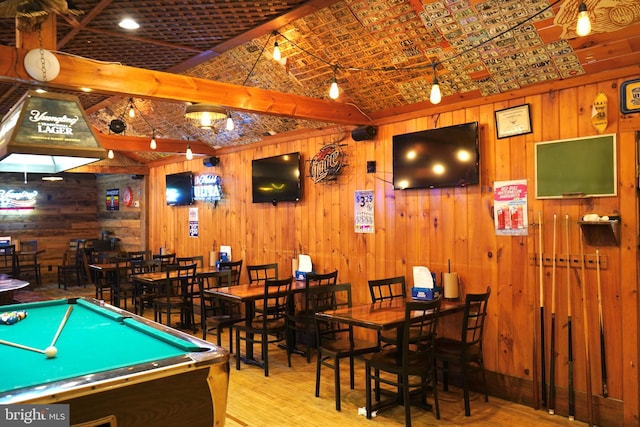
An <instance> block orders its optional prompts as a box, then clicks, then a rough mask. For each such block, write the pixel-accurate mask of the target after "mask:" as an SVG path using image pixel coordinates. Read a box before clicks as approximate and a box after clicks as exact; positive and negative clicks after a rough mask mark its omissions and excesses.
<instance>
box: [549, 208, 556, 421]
mask: <svg viewBox="0 0 640 427" xmlns="http://www.w3.org/2000/svg"><path fill="white" fill-rule="evenodd" d="M557 224H558V216H557V215H556V214H553V253H552V255H551V257H552V258H551V351H550V352H549V357H550V359H549V414H551V415H553V414H554V413H555V404H556V385H555V376H556V253H557V252H556V243H557V240H558V239H557V235H558V233H557Z"/></svg>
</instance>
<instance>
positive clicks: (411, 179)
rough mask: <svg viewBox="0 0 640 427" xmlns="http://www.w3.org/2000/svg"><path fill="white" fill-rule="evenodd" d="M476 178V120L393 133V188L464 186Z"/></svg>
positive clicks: (477, 173) (477, 159)
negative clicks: (400, 133) (399, 133)
mask: <svg viewBox="0 0 640 427" xmlns="http://www.w3.org/2000/svg"><path fill="white" fill-rule="evenodd" d="M479 181H480V153H479V151H478V122H471V123H465V124H460V125H454V126H446V127H441V128H437V129H429V130H423V131H419V132H412V133H406V134H403V135H394V137H393V189H394V190H409V189H414V188H441V187H465V186H467V185H472V184H478V182H479Z"/></svg>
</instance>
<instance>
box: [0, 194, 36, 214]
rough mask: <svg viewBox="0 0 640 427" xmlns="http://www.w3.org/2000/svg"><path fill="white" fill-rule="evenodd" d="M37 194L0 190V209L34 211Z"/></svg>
mask: <svg viewBox="0 0 640 427" xmlns="http://www.w3.org/2000/svg"><path fill="white" fill-rule="evenodd" d="M37 196H38V192H37V191H35V190H33V191H26V190H13V189H9V190H5V189H0V209H1V210H7V209H34V208H35V207H36V197H37Z"/></svg>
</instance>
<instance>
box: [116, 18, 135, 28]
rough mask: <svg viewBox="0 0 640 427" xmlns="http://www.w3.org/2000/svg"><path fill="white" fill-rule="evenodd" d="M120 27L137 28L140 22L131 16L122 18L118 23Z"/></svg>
mask: <svg viewBox="0 0 640 427" xmlns="http://www.w3.org/2000/svg"><path fill="white" fill-rule="evenodd" d="M118 25H119V26H120V28H124V29H125V30H137V29H138V28H140V24H138V23H137V22H136V21H134V20H133V19H131V18H124V19H123V20H122V21H120V22H119V23H118Z"/></svg>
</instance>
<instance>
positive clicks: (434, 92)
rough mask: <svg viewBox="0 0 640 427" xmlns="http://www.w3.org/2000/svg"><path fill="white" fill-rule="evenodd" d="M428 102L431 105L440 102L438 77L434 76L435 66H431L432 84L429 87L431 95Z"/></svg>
mask: <svg viewBox="0 0 640 427" xmlns="http://www.w3.org/2000/svg"><path fill="white" fill-rule="evenodd" d="M429 101H431V103H432V104H439V103H440V101H442V93H441V92H440V84H438V76H437V75H436V64H433V84H432V85H431V94H430V95H429Z"/></svg>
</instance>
